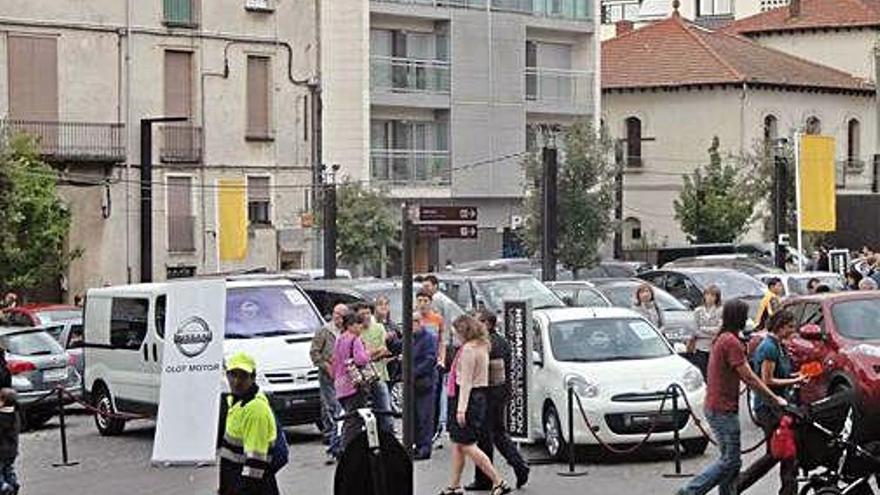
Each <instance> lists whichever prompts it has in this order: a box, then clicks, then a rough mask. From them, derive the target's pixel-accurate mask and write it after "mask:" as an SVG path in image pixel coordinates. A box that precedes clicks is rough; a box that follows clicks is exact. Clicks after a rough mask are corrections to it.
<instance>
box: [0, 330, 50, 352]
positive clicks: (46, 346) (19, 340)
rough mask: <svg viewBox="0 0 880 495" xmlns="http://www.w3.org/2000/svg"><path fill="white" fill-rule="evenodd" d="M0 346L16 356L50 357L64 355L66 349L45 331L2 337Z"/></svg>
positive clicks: (0, 337)
mask: <svg viewBox="0 0 880 495" xmlns="http://www.w3.org/2000/svg"><path fill="white" fill-rule="evenodd" d="M0 346H3V348H4V349H6V352H8V353H9V354H15V355H16V356H48V355H52V354H63V353H64V349H62V348H61V345H60V344H59V343H58V342H56V341H55V339H53V338H52V337H51V336H50V335H49V334H48V333H46V332H44V331H36V332H22V333H13V334H9V335H3V336H0Z"/></svg>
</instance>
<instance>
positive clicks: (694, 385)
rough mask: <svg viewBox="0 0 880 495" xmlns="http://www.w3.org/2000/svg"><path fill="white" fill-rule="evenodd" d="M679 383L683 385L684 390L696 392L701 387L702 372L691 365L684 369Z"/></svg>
mask: <svg viewBox="0 0 880 495" xmlns="http://www.w3.org/2000/svg"><path fill="white" fill-rule="evenodd" d="M681 383H682V385H684V389H685V391H687V392H696V391H697V390H700V389H701V388H703V374H702V373H700V370H698V369H697V368H694V367H693V366H691V367H690V368H688V370H687V371H685V373H684V376H683V377H681Z"/></svg>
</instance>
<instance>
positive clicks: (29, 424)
mask: <svg viewBox="0 0 880 495" xmlns="http://www.w3.org/2000/svg"><path fill="white" fill-rule="evenodd" d="M53 417H55V412H54V411H51V412H49V411H40V412H25V413H24V414H23V417H22V429H24V430H36V429H37V428H40V427H41V426H43V425H45V424H46V423H48V422H49V420H50V419H52V418H53Z"/></svg>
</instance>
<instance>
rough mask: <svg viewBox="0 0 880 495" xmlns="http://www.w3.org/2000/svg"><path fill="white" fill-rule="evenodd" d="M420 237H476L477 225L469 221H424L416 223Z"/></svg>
mask: <svg viewBox="0 0 880 495" xmlns="http://www.w3.org/2000/svg"><path fill="white" fill-rule="evenodd" d="M416 228H417V229H418V232H419V237H439V238H440V239H476V238H477V226H476V225H474V224H467V223H422V224H418V225H416Z"/></svg>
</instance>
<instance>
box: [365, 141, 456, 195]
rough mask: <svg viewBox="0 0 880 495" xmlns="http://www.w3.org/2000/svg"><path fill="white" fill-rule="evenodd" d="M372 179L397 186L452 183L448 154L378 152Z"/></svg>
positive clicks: (374, 153) (374, 154) (374, 155)
mask: <svg viewBox="0 0 880 495" xmlns="http://www.w3.org/2000/svg"><path fill="white" fill-rule="evenodd" d="M370 176H371V177H372V179H373V180H374V181H376V182H378V183H384V184H389V185H394V186H413V187H438V186H449V185H450V184H451V183H452V169H451V168H450V166H449V152H448V151H429V150H389V149H374V150H373V151H372V153H371V157H370Z"/></svg>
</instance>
